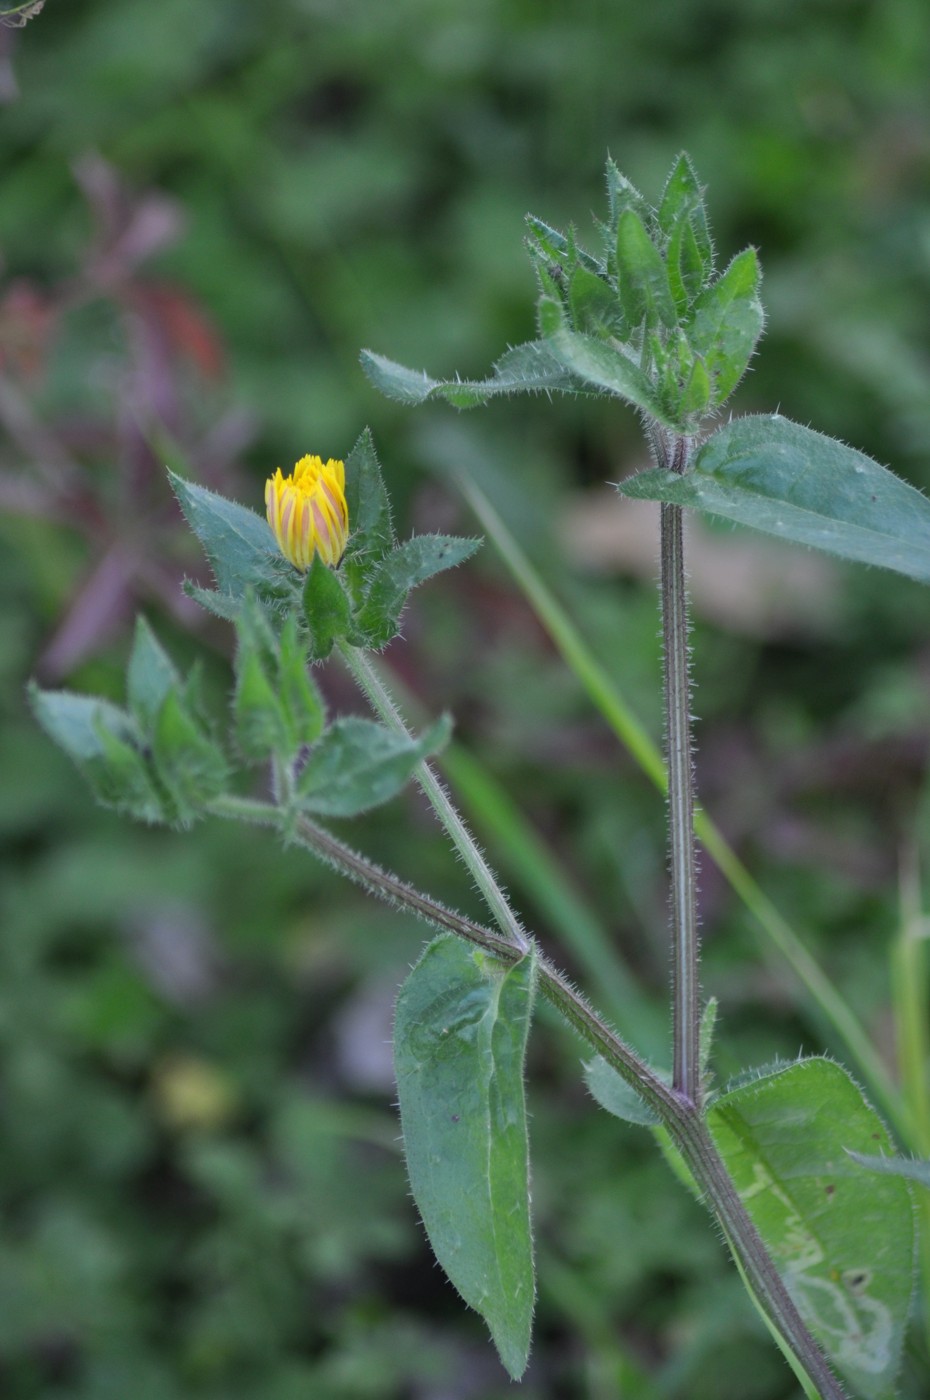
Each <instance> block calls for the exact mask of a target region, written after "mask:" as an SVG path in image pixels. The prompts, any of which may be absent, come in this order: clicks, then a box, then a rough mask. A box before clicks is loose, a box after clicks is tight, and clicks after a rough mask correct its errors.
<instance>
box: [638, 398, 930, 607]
mask: <svg viewBox="0 0 930 1400" xmlns="http://www.w3.org/2000/svg"><path fill="white" fill-rule="evenodd" d="M620 490H621V491H622V492H623V494H624V495H625V496H634V497H638V498H644V499H647V500H653V501H668V502H670V503H671V504H673V505H682V506H692V507H694V508H695V509H696V510H703V511H706V512H707V513H708V514H710V515H718V516H722V517H723V518H724V519H725V520H733V521H736V522H737V523H738V524H740V525H751V526H752V527H753V528H754V529H756V530H762V531H763V532H764V533H766V534H769V535H777V536H778V537H779V538H780V539H785V540H793V541H795V542H796V543H797V544H807V545H813V546H814V547H815V548H816V549H823V550H826V551H827V552H828V553H830V554H838V555H840V557H841V558H843V559H853V560H856V561H858V562H859V563H862V564H877V565H878V566H879V567H881V568H885V569H894V570H895V571H896V572H898V573H901V574H907V576H908V577H909V578H915V579H919V580H920V582H922V583H930V501H928V500H927V498H926V497H925V496H923V495H921V493H920V492H919V491H917V490H915V488H914V487H913V486H909V485H908V484H907V483H906V482H904V481H901V479H900V478H899V477H896V476H895V475H894V474H893V473H892V472H890V471H889V470H888V469H887V467H881V466H879V464H878V463H877V462H874V461H872V459H871V458H870V457H866V456H865V455H864V454H863V453H862V452H856V451H855V450H854V449H853V448H851V447H846V446H845V444H843V443H841V442H837V441H836V440H835V439H834V438H828V437H824V436H823V435H822V434H821V433H815V432H813V431H812V429H810V428H803V427H801V425H800V424H798V423H792V422H791V421H790V420H789V419H787V418H781V417H780V416H778V415H777V414H774V415H771V416H768V415H765V416H763V415H751V416H749V417H746V418H735V419H734V420H733V421H732V422H731V423H727V424H725V425H724V427H722V428H720V429H718V431H717V432H716V433H714V434H713V436H712V437H710V438H708V440H707V441H706V442H705V443H704V445H703V447H702V448H701V449H700V451H699V452H698V453H697V456H696V457H695V459H694V466H693V469H692V470H691V471H690V472H688V473H687V475H685V476H677V475H676V474H675V473H673V472H664V471H648V472H641V473H640V474H639V475H638V476H634V477H631V478H629V480H627V481H624V482H623V483H622V484H621V486H620Z"/></svg>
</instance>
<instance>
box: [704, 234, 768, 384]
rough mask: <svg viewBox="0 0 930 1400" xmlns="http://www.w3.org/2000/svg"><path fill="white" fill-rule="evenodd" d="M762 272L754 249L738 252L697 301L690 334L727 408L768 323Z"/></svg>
mask: <svg viewBox="0 0 930 1400" xmlns="http://www.w3.org/2000/svg"><path fill="white" fill-rule="evenodd" d="M761 278H762V274H761V272H760V270H759V263H758V259H757V258H756V253H755V249H754V248H747V249H746V250H745V251H744V252H742V253H738V254H737V256H736V257H735V258H734V259H733V261H732V262H731V263H730V266H729V267H728V268H727V270H726V272H724V273H723V274H722V275H721V276H720V277H719V278H718V279H717V281H716V282H714V283H713V285H712V286H710V287H707V288H705V290H704V291H703V292H702V293H701V294H700V296H699V297H698V298H697V300H696V301H695V303H694V306H693V307H692V310H691V316H690V320H689V321H688V323H687V325H686V327H685V330H686V333H687V336H688V340H689V341H690V343H691V348H692V349H693V350H694V352H695V354H697V355H700V356H701V358H702V359H703V360H704V362H705V364H706V365H707V368H708V370H709V372H710V376H711V379H712V380H713V382H714V386H715V387H714V403H716V404H722V403H723V402H724V401H725V400H726V399H728V398H729V397H730V395H731V394H732V392H733V390H734V389H735V388H736V386H737V384H738V383H739V381H740V380H741V379H742V377H743V375H744V374H745V373H746V369H747V367H748V365H749V361H750V360H751V359H752V352H753V350H754V349H755V347H756V342H757V341H758V339H759V336H760V335H761V334H762V330H763V327H764V325H765V312H764V311H763V309H762V303H761V301H760V300H759V285H760V282H761Z"/></svg>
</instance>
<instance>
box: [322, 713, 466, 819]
mask: <svg viewBox="0 0 930 1400" xmlns="http://www.w3.org/2000/svg"><path fill="white" fill-rule="evenodd" d="M450 731H451V724H450V722H449V720H448V719H446V718H445V717H444V718H442V719H439V720H437V721H436V723H435V724H433V725H431V726H430V728H429V729H427V730H426V732H425V733H424V734H422V735H421V736H420V737H419V738H418V739H415V738H413V737H411V736H410V735H407V734H397V733H395V731H394V730H393V729H387V728H386V727H385V726H384V725H383V724H376V723H375V722H374V721H373V720H368V719H355V718H349V719H338V720H336V721H335V723H334V724H332V725H331V726H330V727H329V729H327V731H326V733H325V734H324V735H323V737H322V739H321V740H320V741H319V743H318V744H317V745H316V746H315V748H314V749H313V752H312V753H311V755H310V757H309V758H308V760H307V762H306V764H305V765H304V767H303V769H302V771H301V773H300V776H299V778H298V780H297V794H296V796H297V804H298V806H299V807H301V808H303V809H304V810H305V811H308V812H315V813H318V814H319V815H321V816H327V817H354V816H357V815H358V814H359V813H360V812H367V811H369V810H370V809H371V808H372V807H380V806H381V804H382V803H384V802H388V801H390V799H391V798H392V797H394V796H396V794H397V793H398V792H400V790H401V788H402V787H404V785H405V784H406V783H407V782H408V781H409V779H410V777H411V776H412V774H413V771H414V769H415V768H416V767H417V764H419V763H420V762H422V760H423V759H424V758H427V757H429V755H430V754H434V753H437V752H438V751H439V750H440V749H441V748H442V747H443V746H444V745H445V744H446V743H447V742H448V739H449V734H450Z"/></svg>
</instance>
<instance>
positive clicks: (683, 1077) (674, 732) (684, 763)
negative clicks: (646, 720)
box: [660, 438, 701, 1106]
mask: <svg viewBox="0 0 930 1400" xmlns="http://www.w3.org/2000/svg"><path fill="white" fill-rule="evenodd" d="M687 460H688V448H687V441H686V439H684V438H679V439H678V440H677V442H676V444H675V447H674V451H673V454H672V457H671V465H672V469H673V470H674V471H678V472H683V471H684V470H685V467H686V465H687ZM660 587H661V592H662V652H663V660H664V675H665V749H666V766H667V768H668V825H669V873H670V886H669V912H670V918H671V934H672V1035H673V1059H672V1084H673V1086H674V1088H675V1089H677V1091H678V1092H679V1093H680V1094H682V1095H683V1096H684V1097H685V1098H686V1099H688V1100H690V1102H691V1103H693V1104H696V1105H698V1106H699V1105H700V1100H701V1069H700V1047H699V1037H700V1024H701V1007H700V983H699V966H698V961H699V944H698V928H697V856H696V852H695V846H694V771H693V764H692V757H691V682H690V675H689V671H688V595H687V590H686V586H685V562H684V537H683V529H682V510H681V507H680V506H670V505H663V506H662V515H661V551H660Z"/></svg>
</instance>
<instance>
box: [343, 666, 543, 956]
mask: <svg viewBox="0 0 930 1400" xmlns="http://www.w3.org/2000/svg"><path fill="white" fill-rule="evenodd" d="M338 646H339V653H340V655H341V656H342V658H343V660H344V661H345V663H346V665H347V666H348V668H349V670H350V671H351V672H352V675H353V677H354V678H355V680H356V681H357V682H358V685H359V686H360V688H361V690H362V691H363V692H364V694H365V695H366V696H367V698H368V701H369V703H370V705H371V707H372V709H373V710H374V711H375V713H376V714H377V715H380V717H381V719H382V720H383V721H384V723H385V724H386V725H387V726H388V727H389V728H390V729H393V730H395V731H396V733H398V734H406V735H408V736H409V734H410V731H409V729H408V728H407V725H406V723H405V721H404V718H403V716H402V715H401V713H400V711H399V710H398V708H397V706H396V705H395V703H394V699H393V696H392V695H391V693H390V691H389V690H388V688H387V686H386V685H385V683H384V681H383V679H382V678H381V676H380V675H379V674H378V670H377V667H376V666H375V664H374V662H373V661H372V660H371V658H370V657H369V656H368V655H367V653H366V652H364V651H361V650H360V649H359V648H358V647H353V646H350V645H349V644H348V643H347V642H340V643H339V644H338ZM414 777H415V778H416V781H417V783H418V784H419V786H420V788H421V789H422V791H423V793H424V795H425V797H426V799H427V801H428V802H429V803H430V805H431V806H432V808H433V811H434V812H435V813H436V816H437V817H438V819H439V821H440V823H441V824H442V826H443V827H444V828H445V831H446V833H447V835H448V837H449V839H450V841H451V842H452V844H453V846H454V847H455V849H456V850H457V851H458V853H459V855H460V856H461V858H462V860H463V861H464V863H465V866H466V868H467V870H468V872H469V874H470V875H471V877H472V879H473V880H474V882H475V886H476V888H477V889H478V891H479V892H480V894H481V895H482V897H483V898H484V901H485V903H486V904H487V906H488V908H489V909H490V911H491V913H492V914H493V916H494V919H495V922H496V923H497V924H498V926H499V928H500V929H501V930H502V931H503V933H504V934H505V935H506V936H507V938H508V939H509V941H510V942H511V943H513V945H514V946H515V947H516V948H518V949H519V950H520V951H521V953H526V952H528V951H529V946H530V941H529V939H528V938H527V935H526V933H525V931H524V929H523V926H522V925H521V923H520V920H519V919H518V918H517V916H516V914H515V913H514V912H513V910H512V909H511V907H510V902H509V900H508V899H507V896H506V895H505V893H504V891H503V889H502V888H501V886H500V883H499V881H498V879H497V877H496V876H495V874H494V872H493V870H492V869H491V867H490V866H489V865H488V863H487V861H486V860H485V858H484V856H483V855H482V853H481V850H480V848H479V846H478V843H477V842H476V840H475V838H474V837H473V836H472V834H471V832H470V831H469V830H468V827H467V826H466V825H465V822H464V821H463V819H462V816H461V814H460V813H459V811H458V809H457V808H456V806H455V804H454V803H453V801H452V799H451V798H450V796H449V794H448V792H447V791H446V789H445V788H444V787H443V785H442V783H441V782H440V780H439V778H438V776H437V775H436V773H435V772H434V770H433V769H432V768H431V767H430V765H429V764H428V763H427V762H426V761H425V760H424V761H423V762H422V763H419V764H418V765H417V767H416V769H415V771H414Z"/></svg>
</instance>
